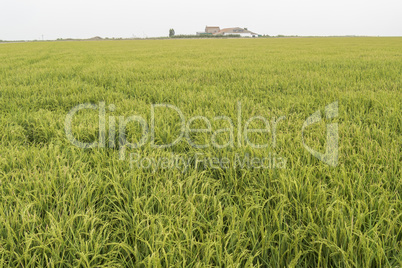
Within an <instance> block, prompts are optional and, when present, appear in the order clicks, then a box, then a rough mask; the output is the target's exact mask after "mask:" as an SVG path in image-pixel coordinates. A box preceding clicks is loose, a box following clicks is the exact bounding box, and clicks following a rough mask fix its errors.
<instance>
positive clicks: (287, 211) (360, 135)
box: [0, 38, 402, 267]
mask: <svg viewBox="0 0 402 268" xmlns="http://www.w3.org/2000/svg"><path fill="white" fill-rule="evenodd" d="M401 103H402V38H260V39H225V40H223V39H217V40H210V39H208V40H204V39H203V40H135V41H99V42H97V41H92V42H91V41H82V42H31V43H10V44H0V265H1V266H2V267H3V266H4V267H17V266H18V267H44V266H49V267H131V266H134V267H212V266H214V267H252V266H254V267H402V200H401V194H402V172H401V170H402V168H401V162H402V153H401V143H402V130H401V123H402V109H401V108H402V105H401ZM80 104H84V105H86V106H77V105H80ZM155 104H156V105H155ZM159 104H161V105H159ZM90 105H92V106H90ZM74 107H79V108H77V109H76V110H75V111H76V113H74V112H72V111H74V110H72V109H73V108H74ZM83 107H84V108H85V109H84V108H83ZM331 107H332V108H334V107H336V109H335V108H334V110H330V109H329V108H331ZM317 111H318V113H317ZM69 114H70V115H71V116H70V117H69ZM317 114H320V117H317ZM312 115H316V117H314V118H316V119H317V118H318V119H317V120H313V121H314V122H313V121H308V120H307V119H308V118H309V117H310V116H312ZM253 118H254V120H251V119H253ZM69 119H71V120H70V121H69ZM263 119H266V120H263ZM183 120H184V122H183ZM69 122H70V123H71V124H69ZM306 122H307V123H306ZM335 125H336V128H335ZM189 129H204V130H206V131H204V132H196V131H194V132H191V131H188V130H189ZM247 129H249V130H251V131H249V133H247ZM252 129H263V130H266V131H254V132H253V131H252ZM302 129H303V131H302ZM70 130H71V132H70ZM184 130H185V131H184ZM329 130H334V131H335V130H336V141H337V142H334V143H332V145H331V146H333V147H331V148H330V149H331V150H332V149H334V150H332V151H331V152H334V154H333V156H334V158H332V160H331V161H326V160H327V158H321V160H320V159H318V158H317V157H315V156H314V155H313V153H312V151H315V152H320V153H321V154H324V152H327V151H328V148H329V147H328V144H329V143H330V141H334V140H335V138H334V137H335V136H333V135H335V132H331V135H332V136H331V135H328V133H329V132H328V131H329ZM123 134H125V135H123ZM71 137H73V139H75V141H79V142H81V144H83V143H86V145H85V146H77V143H75V144H73V143H74V142H72V139H71ZM175 140H177V143H175V144H174V145H172V146H165V148H163V146H162V145H166V144H169V143H172V142H174V141H175ZM189 141H191V142H189ZM92 142H97V143H96V144H92ZM135 144H136V145H137V146H134V145H135ZM257 144H259V145H261V144H264V146H261V147H263V148H259V147H258V146H256V145H257ZM195 145H197V146H195ZM202 145H204V146H202ZM265 145H266V146H265ZM81 147H87V148H81ZM133 147H137V148H133ZM335 147H336V148H335ZM307 148H310V149H311V150H310V151H309V150H308V149H307ZM335 149H336V150H335ZM335 153H336V154H335ZM316 156H317V154H316ZM253 159H254V160H253ZM262 159H263V160H264V161H266V162H264V163H263V160H262Z"/></svg>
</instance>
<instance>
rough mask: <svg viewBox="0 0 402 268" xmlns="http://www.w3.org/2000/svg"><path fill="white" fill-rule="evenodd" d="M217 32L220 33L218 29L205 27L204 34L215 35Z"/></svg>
mask: <svg viewBox="0 0 402 268" xmlns="http://www.w3.org/2000/svg"><path fill="white" fill-rule="evenodd" d="M219 31H220V29H219V27H205V32H206V33H211V34H214V33H217V32H219Z"/></svg>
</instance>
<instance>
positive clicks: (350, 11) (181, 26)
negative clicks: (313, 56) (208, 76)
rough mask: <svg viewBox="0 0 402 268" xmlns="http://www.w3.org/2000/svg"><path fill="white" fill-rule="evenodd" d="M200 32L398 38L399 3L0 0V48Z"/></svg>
mask: <svg viewBox="0 0 402 268" xmlns="http://www.w3.org/2000/svg"><path fill="white" fill-rule="evenodd" d="M206 25H213V26H215V25H216V26H220V27H221V28H225V27H236V26H238V27H247V28H248V29H249V30H252V31H254V32H257V33H259V34H269V35H278V34H284V35H319V36H323V35H372V36H378V35H380V36H402V1H401V0H381V1H379V0H332V1H328V0H280V1H279V0H277V1H270V0H267V1H266V0H258V1H257V0H249V1H237V0H230V1H229V0H222V1H217V0H203V1H191V0H187V1H184V0H171V1H166V0H164V1H161V0H142V1H129V0H114V1H105V0H0V40H32V39H42V35H43V36H44V38H45V39H57V38H68V37H71V38H90V37H94V36H101V37H133V36H135V37H146V36H148V37H154V36H167V35H168V32H169V28H174V29H175V31H176V34H195V32H197V31H203V30H204V28H205V26H206Z"/></svg>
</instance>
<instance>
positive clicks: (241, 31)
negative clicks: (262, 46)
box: [216, 27, 257, 35]
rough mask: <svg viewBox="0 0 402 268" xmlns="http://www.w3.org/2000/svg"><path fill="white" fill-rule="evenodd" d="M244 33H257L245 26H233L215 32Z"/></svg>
mask: <svg viewBox="0 0 402 268" xmlns="http://www.w3.org/2000/svg"><path fill="white" fill-rule="evenodd" d="M242 33H243V34H244V33H249V34H254V35H257V33H254V32H252V31H249V30H246V29H245V28H240V27H234V28H225V29H222V30H220V31H219V32H217V33H216V34H242Z"/></svg>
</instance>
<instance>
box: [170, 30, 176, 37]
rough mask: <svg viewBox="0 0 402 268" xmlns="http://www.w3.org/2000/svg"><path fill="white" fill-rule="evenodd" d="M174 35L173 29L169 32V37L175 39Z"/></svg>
mask: <svg viewBox="0 0 402 268" xmlns="http://www.w3.org/2000/svg"><path fill="white" fill-rule="evenodd" d="M174 34H175V32H174V29H173V28H172V29H170V30H169V37H173V36H174Z"/></svg>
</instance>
